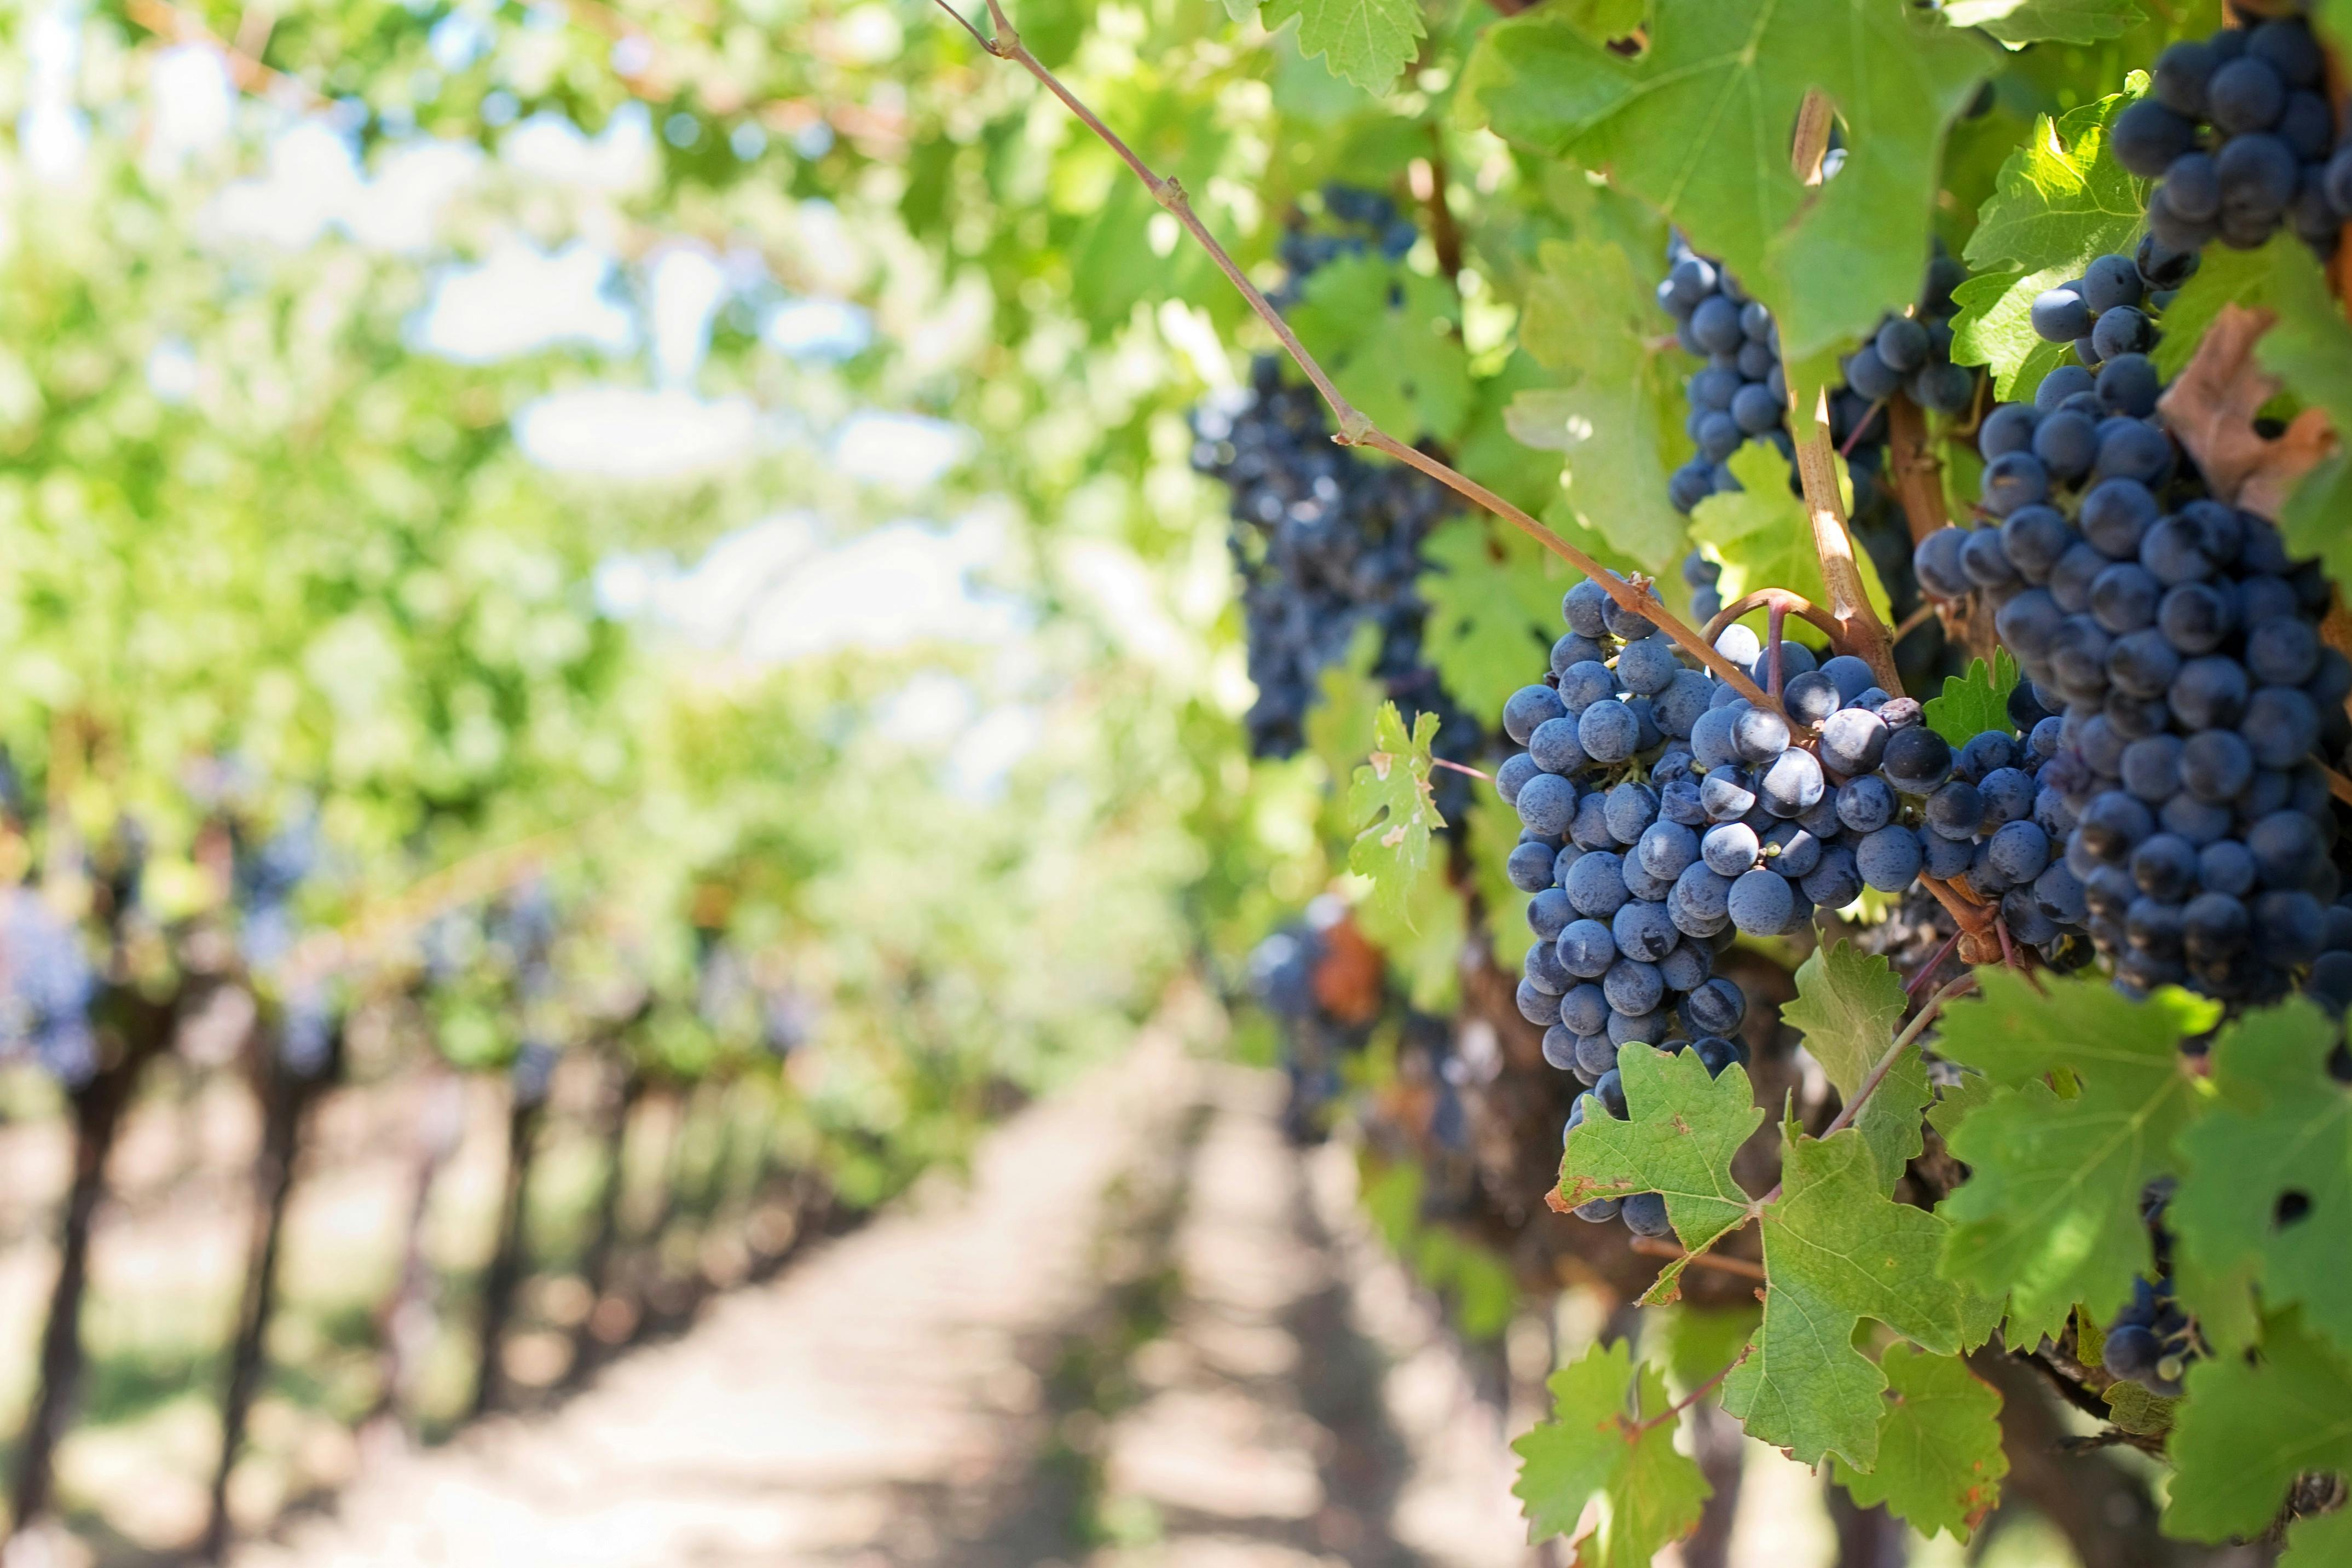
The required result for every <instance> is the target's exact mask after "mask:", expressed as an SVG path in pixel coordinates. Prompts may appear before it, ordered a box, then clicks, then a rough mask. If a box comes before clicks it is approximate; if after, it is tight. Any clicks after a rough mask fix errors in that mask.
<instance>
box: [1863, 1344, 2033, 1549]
mask: <svg viewBox="0 0 2352 1568" xmlns="http://www.w3.org/2000/svg"><path fill="white" fill-rule="evenodd" d="M1878 1370H1879V1371H1881V1372H1883V1373H1885V1375H1886V1396H1885V1398H1886V1412H1885V1415H1884V1416H1881V1417H1880V1418H1879V1423H1878V1467H1877V1469H1874V1470H1871V1471H1870V1472H1868V1473H1867V1474H1864V1473H1863V1472H1860V1471H1857V1470H1856V1469H1854V1468H1853V1466H1851V1465H1849V1464H1847V1463H1846V1462H1845V1461H1844V1460H1843V1459H1832V1460H1831V1461H1830V1473H1831V1475H1832V1477H1833V1478H1834V1479H1836V1481H1837V1483H1838V1484H1839V1485H1840V1486H1842V1487H1843V1488H1845V1490H1846V1495H1847V1496H1849V1497H1851V1498H1853V1500H1854V1501H1855V1502H1857V1503H1859V1504H1861V1505H1862V1506H1863V1507H1864V1508H1875V1507H1877V1506H1878V1505H1879V1504H1881V1503H1885V1505H1886V1511H1888V1512H1889V1513H1892V1514H1894V1515H1895V1517H1896V1518H1897V1519H1903V1520H1907V1521H1910V1523H1911V1526H1912V1528H1914V1529H1915V1530H1916V1531H1919V1533H1920V1534H1922V1535H1934V1534H1936V1533H1937V1532H1938V1531H1951V1532H1952V1534H1953V1536H1954V1537H1955V1538H1956V1539H1958V1540H1960V1541H1966V1540H1967V1539H1968V1538H1969V1533H1970V1532H1971V1531H1974V1530H1975V1529H1976V1527H1977V1524H1978V1522H1979V1521H1981V1520H1982V1519H1983V1518H1984V1516H1985V1515H1986V1514H1988V1513H1990V1512H1991V1511H1992V1510H1993V1507H1994V1505H1995V1504H1997V1503H1998V1502H2000V1478H2001V1477H2003V1476H2005V1475H2007V1474H2008V1473H2009V1456H2008V1455H2007V1454H2006V1453H2004V1452H2002V1451H2001V1446H2000V1394H1999V1393H1998V1392H1997V1391H1995V1390H1994V1388H1993V1387H1992V1386H1991V1385H1990V1384H1987V1383H1984V1382H1982V1381H1980V1380H1979V1378H1978V1377H1977V1375H1976V1374H1974V1373H1972V1372H1970V1371H1969V1364H1968V1363H1967V1362H1965V1361H1963V1360H1961V1359H1960V1358H1959V1357H1958V1356H1957V1355H1930V1354H1927V1352H1925V1351H1921V1350H1915V1349H1914V1348H1912V1347H1911V1346H1910V1345H1907V1344H1890V1345H1888V1346H1887V1347H1886V1354H1885V1355H1883V1356H1881V1357H1879V1360H1878Z"/></svg>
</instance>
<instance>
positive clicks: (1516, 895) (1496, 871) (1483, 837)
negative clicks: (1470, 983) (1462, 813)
mask: <svg viewBox="0 0 2352 1568" xmlns="http://www.w3.org/2000/svg"><path fill="white" fill-rule="evenodd" d="M1518 847H1519V816H1518V813H1517V812H1516V811H1514V810H1511V808H1510V807H1509V805H1508V804H1507V803H1506V802H1505V801H1504V800H1503V798H1502V797H1501V796H1500V795H1497V794H1496V793H1495V792H1494V790H1492V789H1486V788H1484V787H1481V788H1480V789H1479V790H1478V791H1477V793H1476V794H1475V795H1473V796H1472V797H1471V799H1470V863H1471V865H1472V866H1473V867H1474V868H1475V871H1476V873H1477V877H1478V893H1479V895H1480V896H1481V897H1482V898H1484V899H1485V900H1486V935H1487V938H1488V940H1490V941H1491V942H1493V943H1494V945H1495V962H1496V963H1497V964H1499V965H1501V966H1502V967H1504V968H1506V969H1516V968H1517V967H1519V966H1520V965H1521V964H1523V963H1525V962H1526V961H1527V956H1528V948H1530V947H1532V946H1535V945H1536V934H1535V932H1534V930H1533V929H1531V928H1530V927H1529V926H1528V922H1527V911H1528V894H1524V893H1521V892H1520V891H1519V890H1518V889H1517V888H1516V887H1514V886H1512V885H1511V879H1510V877H1509V876H1508V875H1507V874H1506V873H1505V871H1504V862H1507V861H1508V860H1509V859H1510V858H1511V852H1512V851H1513V850H1515V849H1517V848H1518Z"/></svg>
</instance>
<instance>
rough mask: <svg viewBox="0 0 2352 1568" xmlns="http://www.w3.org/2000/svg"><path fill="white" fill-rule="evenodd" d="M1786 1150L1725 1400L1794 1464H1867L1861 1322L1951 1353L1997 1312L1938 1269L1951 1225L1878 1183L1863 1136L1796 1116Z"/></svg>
mask: <svg viewBox="0 0 2352 1568" xmlns="http://www.w3.org/2000/svg"><path fill="white" fill-rule="evenodd" d="M1725 1076H1727V1077H1728V1076H1729V1074H1728V1073H1726V1074H1725ZM1784 1147H1785V1149H1786V1153H1785V1155H1784V1156H1783V1163H1782V1168H1781V1180H1782V1184H1783V1186H1782V1192H1781V1196H1780V1197H1779V1198H1778V1199H1776V1200H1775V1201H1773V1202H1771V1203H1769V1204H1767V1205H1765V1207H1764V1214H1763V1232H1764V1274H1765V1287H1764V1322H1763V1323H1762V1325H1761V1326H1760V1327H1759V1328H1758V1329H1757V1331H1756V1337H1755V1339H1754V1340H1753V1341H1751V1342H1750V1343H1749V1349H1748V1356H1747V1359H1746V1360H1744V1361H1742V1362H1741V1363H1740V1364H1738V1366H1736V1367H1734V1368H1732V1370H1731V1375H1730V1376H1729V1377H1727V1378H1726V1379H1725V1380H1724V1385H1723V1407H1724V1408H1725V1409H1726V1410H1727V1411H1729V1412H1730V1413H1731V1414H1732V1415H1734V1416H1738V1417H1739V1418H1740V1419H1741V1420H1742V1421H1744V1422H1746V1423H1747V1425H1748V1436H1749V1437H1756V1438H1759V1439H1761V1440H1762V1441H1764V1442H1767V1443H1770V1444H1772V1445H1773V1446H1774V1447H1776V1448H1786V1449H1788V1450H1789V1451H1790V1454H1791V1455H1793V1456H1794V1457H1795V1458H1796V1459H1797V1460H1798V1462H1799V1463H1801V1464H1808V1465H1817V1464H1819V1463H1821V1461H1822V1456H1823V1455H1825V1454H1835V1455H1837V1456H1838V1457H1839V1458H1843V1459H1844V1460H1845V1461H1846V1462H1847V1463H1848V1464H1850V1465H1852V1466H1853V1467H1854V1468H1855V1469H1864V1470H1866V1469H1872V1468H1873V1467H1874V1465H1875V1464H1876V1463H1877V1460H1878V1428H1879V1414H1880V1400H1879V1395H1880V1392H1881V1391H1882V1390H1884V1389H1885V1387H1886V1378H1885V1375H1884V1374H1883V1373H1882V1372H1881V1371H1880V1370H1879V1368H1878V1367H1877V1365H1876V1364H1874V1363H1873V1362H1872V1361H1871V1359H1870V1358H1869V1357H1868V1356H1866V1355H1864V1354H1862V1353H1861V1352H1860V1351H1858V1350H1856V1349H1854V1347H1853V1337H1854V1330H1855V1329H1856V1328H1857V1327H1858V1326H1859V1325H1860V1323H1861V1322H1862V1320H1863V1319H1864V1318H1870V1319H1874V1320H1875V1321H1877V1322H1882V1323H1885V1325H1886V1326H1887V1327H1889V1328H1891V1329H1893V1330H1894V1331H1895V1333H1899V1334H1903V1335H1905V1336H1906V1337H1908V1338H1910V1339H1913V1340H1916V1341H1917V1342H1918V1343H1920V1344H1921V1345H1922V1346H1924V1347H1925V1348H1927V1349H1928V1350H1931V1351H1934V1352H1936V1353H1937V1354H1946V1355H1949V1354H1957V1353H1958V1352H1960V1351H1963V1350H1967V1349H1969V1348H1970V1347H1971V1346H1972V1345H1974V1344H1978V1343H1982V1342H1983V1340H1984V1337H1985V1336H1986V1334H1988V1333H1990V1332H1991V1329H1992V1320H1993V1317H1994V1315H1995V1314H1994V1312H1993V1311H1992V1309H1991V1306H1990V1303H1989V1302H1986V1301H1980V1300H1979V1299H1977V1298H1976V1297H1975V1296H1974V1294H1973V1292H1971V1291H1965V1290H1958V1291H1956V1290H1954V1289H1953V1288H1952V1286H1951V1285H1950V1283H1949V1282H1948V1281H1944V1280H1941V1279H1938V1278H1937V1274H1936V1258H1937V1253H1938V1251H1940V1250H1941V1249H1942V1248H1943V1245H1944V1240H1945V1235H1946V1232H1947V1231H1948V1228H1949V1227H1948V1226H1947V1225H1946V1224H1945V1222H1944V1221H1943V1219H1941V1218H1938V1217H1937V1216H1936V1215H1933V1214H1930V1213H1928V1212H1927V1210H1925V1209H1919V1208H1913V1207H1910V1206H1908V1205H1907V1204H1898V1203H1895V1202H1893V1201H1892V1200H1890V1199H1889V1198H1887V1197H1885V1194H1883V1193H1881V1192H1880V1191H1879V1190H1878V1186H1877V1181H1878V1176H1877V1168H1876V1166H1875V1164H1874V1161H1873V1159H1872V1156H1871V1152H1870V1148H1869V1145H1865V1144H1864V1142H1863V1141H1862V1134H1860V1133H1859V1132H1858V1131H1856V1130H1855V1129H1853V1128H1852V1127H1848V1128H1846V1129H1845V1130H1844V1131H1843V1132H1839V1133H1836V1134H1832V1135H1831V1136H1829V1137H1827V1138H1818V1139H1817V1138H1809V1137H1806V1136H1804V1135H1803V1134H1801V1133H1800V1132H1798V1130H1797V1129H1796V1127H1795V1126H1794V1125H1791V1126H1790V1127H1789V1129H1788V1134H1787V1138H1786V1141H1785V1144H1784Z"/></svg>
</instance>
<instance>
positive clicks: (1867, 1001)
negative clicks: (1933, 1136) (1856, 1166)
mask: <svg viewBox="0 0 2352 1568" xmlns="http://www.w3.org/2000/svg"><path fill="white" fill-rule="evenodd" d="M1908 1000H1909V998H1906V996H1905V995H1904V993H1903V982H1902V981H1901V980H1899V979H1897V978H1896V977H1895V967H1894V966H1893V965H1891V964H1889V963H1888V962H1887V961H1886V960H1885V958H1882V957H1880V956H1878V955H1877V954H1875V953H1865V952H1864V951H1863V950H1862V949H1861V948H1859V947H1856V946H1854V945H1853V943H1851V942H1840V943H1838V944H1837V945H1836V946H1831V947H1816V948H1814V949H1813V952H1812V956H1811V957H1809V958H1807V959H1806V960H1805V961H1804V962H1803V963H1802V964H1801V965H1799V966H1798V967H1797V999H1796V1000H1795V1001H1793V1002H1789V1003H1786V1004H1784V1005H1783V1006H1782V1007H1781V1009H1780V1021H1781V1022H1782V1023H1784V1024H1786V1025H1788V1026H1789V1027H1790V1028H1791V1029H1793V1030H1797V1031H1798V1032H1799V1033H1801V1034H1802V1035H1803V1036H1804V1037H1805V1049H1806V1050H1807V1051H1810V1052H1811V1053H1812V1058H1813V1060H1814V1061H1818V1062H1820V1063H1821V1064H1822V1071H1824V1072H1826V1073H1828V1074H1829V1079H1830V1082H1832V1083H1833V1084H1835V1085H1836V1086H1837V1092H1838V1093H1839V1095H1840V1096H1841V1097H1842V1098H1843V1099H1845V1100H1847V1101H1849V1102H1851V1101H1852V1100H1853V1096H1854V1094H1855V1092H1857V1091H1858V1090H1860V1089H1861V1087H1862V1085H1863V1082H1864V1080H1865V1079H1867V1078H1868V1077H1869V1076H1870V1071H1871V1069H1873V1068H1874V1067H1876V1066H1877V1065H1878V1061H1879V1059H1880V1058H1881V1057H1883V1056H1885V1054H1886V1050H1887V1047H1888V1046H1890V1045H1892V1044H1893V1043H1894V1042H1895V1032H1896V1030H1898V1029H1899V1028H1900V1026H1901V1024H1902V1022H1903V1011H1904V1009H1905V1007H1906V1005H1907V1004H1908ZM1926 1105H1927V1068H1926V1067H1925V1066H1923V1065H1922V1064H1921V1062H1920V1061H1919V1049H1918V1047H1917V1046H1916V1044H1914V1045H1908V1046H1906V1047H1904V1050H1903V1055H1902V1057H1901V1058H1900V1059H1899V1060H1898V1061H1896V1062H1895V1066H1894V1067H1893V1068H1891V1069H1890V1070H1889V1071H1887V1074H1886V1077H1885V1080H1884V1081H1883V1082H1880V1084H1879V1086H1878V1087H1877V1089H1875V1090H1874V1091H1873V1092H1872V1093H1871V1096H1870V1098H1869V1099H1868V1100H1866V1101H1864V1103H1863V1107H1862V1113H1861V1114H1860V1115H1859V1116H1857V1117H1856V1118H1855V1119H1854V1122H1853V1125H1854V1126H1855V1127H1856V1128H1858V1129H1859V1130H1860V1131H1861V1133H1862V1141H1863V1142H1864V1144H1865V1145H1869V1148H1870V1155H1871V1159H1872V1161H1873V1162H1874V1164H1875V1165H1876V1166H1877V1168H1878V1190H1879V1191H1881V1192H1892V1191H1894V1190H1895V1179H1896V1178H1897V1177H1899V1176H1902V1174H1903V1167H1904V1166H1905V1165H1906V1164H1908V1163H1909V1161H1910V1159H1911V1157H1912V1156H1913V1155H1916V1154H1917V1153H1918V1152H1919V1150H1920V1147H1921V1145H1922V1139H1921V1137H1920V1134H1919V1114H1920V1112H1921V1110H1922V1109H1923V1108H1925V1106H1926Z"/></svg>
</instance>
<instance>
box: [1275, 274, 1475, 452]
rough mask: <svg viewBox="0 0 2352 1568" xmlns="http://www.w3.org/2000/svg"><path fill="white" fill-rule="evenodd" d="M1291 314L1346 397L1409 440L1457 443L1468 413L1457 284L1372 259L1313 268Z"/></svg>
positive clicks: (1301, 335) (1302, 338) (1467, 370)
mask: <svg viewBox="0 0 2352 1568" xmlns="http://www.w3.org/2000/svg"><path fill="white" fill-rule="evenodd" d="M1303 293H1304V298H1302V299H1301V300H1300V302H1299V303H1298V304H1297V306H1295V307H1293V308H1292V309H1291V312H1290V316H1289V319H1290V323H1291V326H1292V329H1294V330H1295V331H1297V334H1298V337H1299V340H1300V341H1301V342H1303V343H1305V344H1306V345H1307V348H1308V349H1309V350H1312V351H1313V352H1314V354H1315V357H1316V358H1317V359H1318V360H1319V361H1322V364H1323V368H1324V369H1325V370H1326V371H1329V372H1330V375H1331V379H1332V381H1333V382H1336V383H1338V385H1339V390H1340V391H1341V392H1344V393H1346V394H1347V397H1348V401H1349V402H1352V403H1354V404H1355V405H1356V407H1357V408H1358V409H1359V410H1360V412H1361V413H1363V414H1364V416H1365V417H1366V418H1368V419H1370V421H1371V422H1372V423H1374V424H1377V425H1379V426H1380V427H1381V429H1382V430H1385V431H1387V432H1388V433H1389V434H1391V435H1395V436H1397V437H1398V438H1400V439H1402V440H1407V441H1410V440H1413V439H1416V438H1418V437H1420V436H1423V435H1433V436H1435V437H1437V438H1438V439H1439V440H1441V441H1451V440H1452V439H1453V438H1454V436H1455V435H1456V434H1459V433H1460V431H1461V429H1462V427H1463V425H1464V424H1465V423H1467V421H1468V420H1469V417H1470V407H1471V388H1470V357H1469V354H1468V352H1467V351H1466V350H1465V349H1464V348H1463V346H1462V340H1461V336H1460V333H1459V332H1458V330H1457V329H1456V323H1455V317H1456V316H1457V315H1458V314H1459V311H1458V307H1457V302H1456V301H1455V299H1454V291H1453V289H1452V287H1450V286H1449V285H1447V284H1446V283H1444V281H1443V280H1441V279H1438V278H1434V277H1422V276H1421V275H1419V274H1418V273H1415V272H1412V271H1411V270H1410V269H1408V268H1405V267H1399V266H1397V265H1395V264H1394V263H1392V262H1389V261H1385V260H1382V259H1381V257H1379V256H1341V257H1340V258H1339V259H1338V260H1336V261H1333V262H1331V263H1330V264H1328V266H1324V267H1318V268H1316V270H1315V273H1314V275H1313V276H1312V277H1308V278H1307V283H1306V287H1305V289H1304V291H1303Z"/></svg>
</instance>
